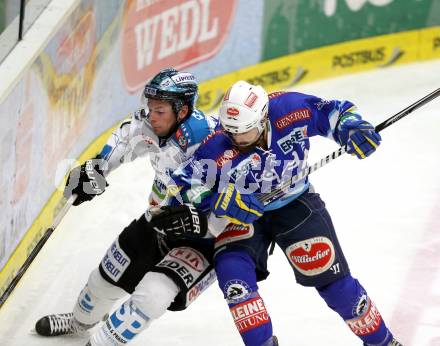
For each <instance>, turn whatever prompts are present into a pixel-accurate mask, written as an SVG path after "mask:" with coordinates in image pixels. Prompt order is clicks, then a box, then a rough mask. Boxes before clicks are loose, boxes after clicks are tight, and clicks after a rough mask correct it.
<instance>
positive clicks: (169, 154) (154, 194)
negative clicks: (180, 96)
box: [100, 109, 217, 206]
mask: <svg viewBox="0 0 440 346" xmlns="http://www.w3.org/2000/svg"><path fill="white" fill-rule="evenodd" d="M147 112H148V109H140V110H138V111H136V112H134V113H133V115H132V117H131V118H128V119H126V120H124V121H122V122H121V124H120V125H119V127H118V128H117V129H116V130H115V132H114V133H113V134H112V136H110V138H109V139H108V141H107V143H106V145H105V146H104V147H103V149H102V151H101V153H100V157H101V158H103V159H105V160H106V161H107V163H108V169H107V170H106V171H105V173H104V174H105V175H108V174H109V173H110V172H111V171H113V170H114V169H116V168H117V167H119V166H120V165H121V164H122V163H124V162H129V161H132V160H134V159H136V158H137V157H139V156H144V155H149V157H150V161H151V165H152V167H153V169H154V170H155V177H154V181H153V186H152V189H151V194H150V198H149V202H150V205H152V206H154V205H157V204H160V202H161V201H162V200H163V199H164V198H165V195H166V184H167V182H168V181H169V179H170V175H171V174H172V172H173V171H174V170H175V169H176V168H177V167H178V166H179V165H180V164H181V163H182V162H184V161H186V160H187V159H188V158H189V157H190V156H191V155H192V154H193V153H194V151H195V150H196V149H197V148H198V147H199V145H200V143H201V142H202V141H203V139H205V138H206V137H207V136H208V135H209V134H210V133H212V132H213V129H214V127H215V125H216V123H217V121H216V119H215V118H212V117H210V116H205V115H204V114H203V113H202V112H201V111H199V110H194V111H193V112H192V114H191V115H190V116H188V117H187V118H186V119H185V120H184V121H183V122H182V123H180V124H179V127H178V129H177V131H176V132H175V133H174V134H173V135H171V136H170V137H168V138H166V139H164V138H160V137H158V136H156V135H155V134H154V132H153V129H152V127H151V123H150V120H149V118H148V116H147Z"/></svg>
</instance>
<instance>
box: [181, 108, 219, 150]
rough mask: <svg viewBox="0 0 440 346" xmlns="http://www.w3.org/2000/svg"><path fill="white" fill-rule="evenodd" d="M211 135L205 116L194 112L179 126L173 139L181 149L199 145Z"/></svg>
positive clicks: (199, 112)
mask: <svg viewBox="0 0 440 346" xmlns="http://www.w3.org/2000/svg"><path fill="white" fill-rule="evenodd" d="M210 133H211V128H210V126H209V123H208V120H207V119H206V117H205V115H204V114H203V113H202V112H201V111H199V110H194V111H193V112H192V113H191V115H190V116H189V117H188V118H187V119H186V120H185V121H184V122H183V123H181V124H180V125H179V128H178V129H177V131H176V133H175V135H174V137H175V139H176V141H177V143H178V144H179V146H180V147H181V148H182V149H186V148H187V147H189V146H192V145H194V144H198V143H201V142H202V141H203V139H205V138H206V136H208V135H209V134H210Z"/></svg>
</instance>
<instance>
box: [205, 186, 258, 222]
mask: <svg viewBox="0 0 440 346" xmlns="http://www.w3.org/2000/svg"><path fill="white" fill-rule="evenodd" d="M211 211H212V212H213V213H214V214H215V215H217V216H222V217H226V218H228V219H229V221H230V222H232V223H235V224H242V225H249V224H252V223H253V222H254V221H255V220H257V219H258V218H260V217H261V216H262V215H263V212H264V205H263V203H261V202H260V201H259V200H258V199H257V197H256V196H255V195H254V194H241V193H240V192H239V191H238V190H237V189H236V188H235V186H234V184H231V183H229V184H228V185H227V186H226V187H225V188H224V189H223V190H222V191H221V192H217V193H215V194H214V195H213V196H212V200H211Z"/></svg>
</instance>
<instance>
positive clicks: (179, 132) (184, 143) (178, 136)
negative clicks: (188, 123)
mask: <svg viewBox="0 0 440 346" xmlns="http://www.w3.org/2000/svg"><path fill="white" fill-rule="evenodd" d="M176 139H177V143H179V145H180V146H181V147H182V148H183V149H185V148H186V147H187V146H188V140H187V139H186V137H185V135H184V134H183V131H182V129H180V128H179V129H178V130H177V131H176Z"/></svg>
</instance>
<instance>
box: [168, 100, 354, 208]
mask: <svg viewBox="0 0 440 346" xmlns="http://www.w3.org/2000/svg"><path fill="white" fill-rule="evenodd" d="M350 114H356V107H355V106H354V104H353V103H351V102H349V101H339V100H324V99H321V98H318V97H315V96H312V95H306V94H302V93H298V92H275V93H272V94H270V95H269V111H268V119H269V121H268V130H267V131H268V132H267V150H265V149H263V148H260V147H256V148H255V149H253V150H252V151H250V152H246V153H241V152H239V151H238V150H237V148H236V147H234V145H233V142H232V140H231V139H230V137H229V136H228V135H227V134H226V133H224V132H223V130H222V129H221V127H220V125H219V126H217V128H216V131H215V132H214V133H213V134H211V135H210V136H208V137H207V138H206V139H205V141H204V142H203V143H202V144H201V146H200V147H199V148H198V149H197V150H196V151H195V153H194V155H193V156H192V158H190V159H189V160H188V161H187V162H186V163H185V164H184V165H182V166H181V167H180V168H178V169H177V170H176V171H175V172H174V174H173V175H172V179H173V182H172V183H171V184H175V185H177V186H174V187H173V188H172V189H173V190H174V191H172V192H171V194H174V195H175V196H176V197H177V198H178V199H180V198H181V200H180V202H182V200H183V202H191V203H193V204H195V205H196V206H198V207H199V209H201V210H208V209H209V205H210V196H211V195H212V192H213V191H221V190H222V188H223V187H224V186H225V184H228V183H234V184H235V187H236V188H237V189H239V190H240V192H241V193H242V194H243V193H256V194H262V193H269V192H270V191H273V190H274V189H277V188H279V187H280V186H281V185H282V184H283V183H285V182H288V181H290V179H291V178H292V177H293V176H295V175H297V173H298V172H299V171H300V170H301V169H303V168H304V167H305V166H306V165H307V156H308V152H309V148H310V142H309V138H310V137H312V136H324V137H328V138H330V139H333V140H335V141H336V142H337V143H338V144H341V143H339V140H338V130H337V125H338V120H339V119H340V118H341V116H346V115H350ZM308 188H309V181H308V177H305V178H304V179H302V180H300V181H298V182H296V183H295V184H290V186H289V187H288V188H287V189H285V190H284V192H283V193H282V194H281V196H280V197H279V198H277V199H276V200H274V201H272V202H270V203H269V204H267V205H266V207H265V210H273V209H277V208H280V207H282V206H284V205H286V204H287V203H290V202H291V201H293V200H294V199H296V198H297V197H298V196H300V195H301V194H302V193H303V192H304V191H306V190H307V189H308ZM177 191H178V193H177Z"/></svg>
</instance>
